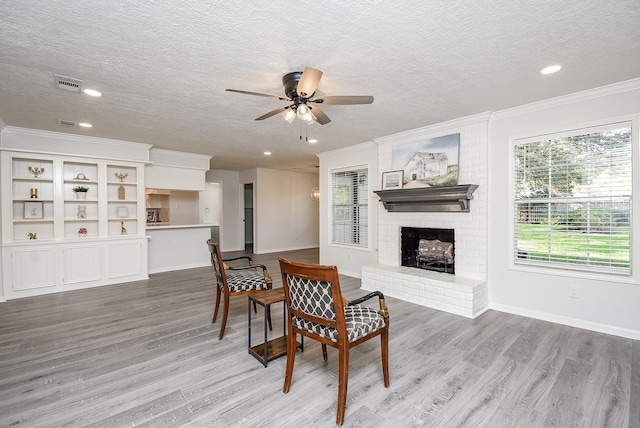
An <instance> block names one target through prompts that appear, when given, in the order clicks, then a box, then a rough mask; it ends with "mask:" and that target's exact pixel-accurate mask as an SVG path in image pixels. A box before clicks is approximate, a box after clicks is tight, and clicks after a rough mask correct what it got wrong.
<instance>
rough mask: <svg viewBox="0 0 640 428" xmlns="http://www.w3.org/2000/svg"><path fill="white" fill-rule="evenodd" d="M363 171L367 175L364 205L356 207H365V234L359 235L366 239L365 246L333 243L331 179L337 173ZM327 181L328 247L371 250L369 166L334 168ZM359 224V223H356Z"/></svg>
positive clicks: (332, 186) (332, 191)
mask: <svg viewBox="0 0 640 428" xmlns="http://www.w3.org/2000/svg"><path fill="white" fill-rule="evenodd" d="M361 170H364V171H366V173H367V183H366V189H365V195H364V201H366V205H364V204H357V205H360V206H362V205H364V206H365V207H366V213H367V222H366V234H364V235H363V234H361V236H365V237H366V240H367V242H366V244H357V243H347V242H336V241H334V226H335V223H334V212H335V210H334V205H333V200H334V199H333V197H334V185H333V179H334V174H339V173H345V172H356V171H361ZM328 181H329V186H328V188H329V222H328V223H329V228H328V235H329V236H328V245H329V246H336V247H347V248H351V249H357V250H369V249H370V248H371V227H372V225H371V211H370V210H371V204H370V203H369V202H370V197H369V196H370V195H369V194H370V190H371V169H370V168H369V165H355V166H349V167H344V168H335V169H331V170H329V171H328ZM358 224H359V223H358Z"/></svg>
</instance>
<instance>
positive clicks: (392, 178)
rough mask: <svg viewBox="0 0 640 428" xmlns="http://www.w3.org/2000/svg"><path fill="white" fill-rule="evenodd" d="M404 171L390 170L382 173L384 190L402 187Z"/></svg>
mask: <svg viewBox="0 0 640 428" xmlns="http://www.w3.org/2000/svg"><path fill="white" fill-rule="evenodd" d="M403 174H404V171H402V170H400V171H388V172H383V173H382V190H394V189H402V180H403Z"/></svg>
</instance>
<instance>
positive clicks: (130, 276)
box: [0, 132, 148, 299]
mask: <svg viewBox="0 0 640 428" xmlns="http://www.w3.org/2000/svg"><path fill="white" fill-rule="evenodd" d="M33 134H34V135H33V136H32V135H26V136H24V135H19V137H20V138H25V137H26V138H28V137H34V138H33V140H34V141H36V142H37V141H38V138H40V139H42V138H43V135H44V133H43V135H41V134H39V133H35V132H34V133H33ZM61 135H64V134H61ZM53 138H59V137H57V136H56V137H53ZM29 141H31V140H29ZM71 143H73V142H71ZM116 146H117V144H116ZM133 146H136V145H135V144H134V145H133ZM144 147H148V146H146V145H144ZM116 148H120V147H116ZM147 150H148V149H147ZM0 157H1V168H0V174H1V177H2V183H1V192H2V193H1V198H2V201H1V203H2V268H3V269H2V286H3V295H1V296H0V297H2V298H4V299H12V298H18V297H26V296H33V295H38V294H45V293H51V292H58V291H67V290H72V289H78V288H85V287H92V286H98V285H106V284H111V283H120V282H127V281H133V280H138V279H145V278H147V277H148V273H147V272H148V269H147V239H148V237H147V236H146V234H145V225H146V212H145V192H144V167H145V163H144V162H140V161H125V160H122V161H121V160H117V161H116V160H113V159H109V158H107V157H104V158H102V157H90V156H66V155H63V154H49V153H40V152H38V151H31V150H10V149H6V148H3V149H2V150H0ZM78 186H81V187H84V188H87V189H88V190H87V191H86V192H75V191H74V188H76V187H78Z"/></svg>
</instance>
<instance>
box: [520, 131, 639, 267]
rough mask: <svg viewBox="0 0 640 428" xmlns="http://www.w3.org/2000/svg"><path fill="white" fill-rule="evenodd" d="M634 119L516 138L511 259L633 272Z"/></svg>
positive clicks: (539, 263) (556, 265)
mask: <svg viewBox="0 0 640 428" xmlns="http://www.w3.org/2000/svg"><path fill="white" fill-rule="evenodd" d="M631 145H632V144H631V124H630V123H618V124H612V125H609V126H604V127H597V128H589V129H582V130H579V131H574V132H567V133H564V134H555V135H547V136H544V137H537V138H529V139H526V140H517V141H515V145H514V204H515V206H514V208H515V209H514V214H515V222H514V224H515V231H514V232H515V233H514V237H515V245H514V262H515V263H516V264H529V265H542V266H546V267H556V268H563V269H579V270H581V271H593V272H602V273H611V274H621V275H630V274H631V254H630V248H631V197H632V162H631Z"/></svg>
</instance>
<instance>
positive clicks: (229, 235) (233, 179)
mask: <svg viewBox="0 0 640 428" xmlns="http://www.w3.org/2000/svg"><path fill="white" fill-rule="evenodd" d="M206 181H207V182H208V183H220V191H221V193H222V197H221V200H222V210H221V211H220V251H240V250H243V249H244V244H243V243H242V233H241V229H240V228H241V227H242V217H241V215H240V196H241V194H240V186H239V183H240V173H239V172H238V171H226V170H222V169H212V170H209V171H207V174H206Z"/></svg>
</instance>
